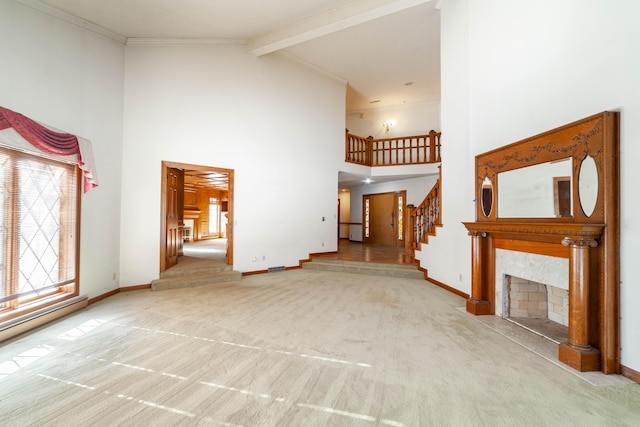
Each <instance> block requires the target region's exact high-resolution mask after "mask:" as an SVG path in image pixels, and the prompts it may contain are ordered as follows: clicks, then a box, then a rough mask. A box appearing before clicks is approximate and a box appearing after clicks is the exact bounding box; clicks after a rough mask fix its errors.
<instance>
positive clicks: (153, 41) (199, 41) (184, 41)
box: [125, 37, 247, 46]
mask: <svg viewBox="0 0 640 427" xmlns="http://www.w3.org/2000/svg"><path fill="white" fill-rule="evenodd" d="M246 43H247V41H246V40H245V39H215V38H195V37H194V38H191V37H182V38H171V37H167V38H162V37H129V38H127V39H126V42H125V44H126V45H127V46H186V45H229V44H237V45H244V44H246Z"/></svg>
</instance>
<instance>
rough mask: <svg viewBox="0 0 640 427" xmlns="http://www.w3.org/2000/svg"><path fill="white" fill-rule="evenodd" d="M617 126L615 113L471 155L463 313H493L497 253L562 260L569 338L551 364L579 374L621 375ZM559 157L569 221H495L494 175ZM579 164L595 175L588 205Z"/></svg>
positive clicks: (498, 215) (497, 199) (496, 186)
mask: <svg viewBox="0 0 640 427" xmlns="http://www.w3.org/2000/svg"><path fill="white" fill-rule="evenodd" d="M618 122H619V117H618V113H616V112H604V113H600V114H597V115H594V116H591V117H587V118H585V119H582V120H579V121H577V122H574V123H570V124H568V125H566V126H562V127H560V128H557V129H554V130H551V131H549V132H545V133H543V134H540V135H537V136H534V137H531V138H528V139H525V140H523V141H519V142H516V143H513V144H510V145H507V146H505V147H502V148H499V149H496V150H493V151H490V152H487V153H484V154H480V155H478V156H476V184H475V187H476V200H477V201H478V203H477V210H476V212H477V213H476V221H475V222H465V223H464V225H465V227H466V228H467V230H468V231H469V235H470V236H471V254H472V274H471V296H470V298H469V299H468V300H467V311H468V312H470V313H472V314H475V315H482V314H494V313H495V281H496V277H495V274H496V272H495V257H496V255H495V251H496V249H508V250H514V251H521V252H531V253H536V254H541V255H550V256H555V257H562V258H566V259H568V261H569V277H568V278H567V283H568V288H569V326H568V329H569V331H568V332H569V333H568V339H567V341H566V342H564V343H561V344H560V346H559V348H558V358H559V360H560V361H561V362H563V363H566V364H568V365H569V366H571V367H573V368H575V369H577V370H579V371H594V370H602V372H604V373H606V374H609V373H619V372H620V360H619V301H618V298H619V296H618V295H619V277H620V273H619V246H620V245H619V241H620V240H619V222H618V221H619V220H618V218H619V160H618V156H619V148H618V147H619V140H618V139H619V136H618ZM566 159H569V160H570V163H571V172H570V175H571V176H570V177H567V178H570V186H571V187H570V190H571V191H570V200H571V206H572V211H571V213H570V214H569V215H567V214H563V215H559V214H558V213H557V210H556V215H555V216H554V215H551V216H548V217H532V218H527V217H508V215H503V216H501V215H502V212H500V210H501V208H499V206H500V203H499V202H500V197H501V194H500V188H499V187H500V186H499V183H500V182H502V183H503V184H505V181H504V179H505V178H504V177H505V175H503V176H502V181H501V180H500V179H498V178H499V176H498V175H499V174H500V173H502V172H507V171H511V170H516V169H522V168H527V167H529V166H535V165H540V164H545V165H546V164H553V163H554V162H559V161H564V160H566ZM586 163H589V165H587V166H589V167H591V168H592V169H594V170H595V172H594V174H595V175H596V178H595V181H594V182H595V184H594V185H595V189H593V188H591V191H592V192H593V193H595V196H594V198H593V200H591V201H589V200H588V199H587V198H586V197H585V194H586V193H587V189H588V187H586V186H582V185H581V183H580V180H581V179H583V180H585V182H586V178H585V177H584V176H583V172H584V170H585V169H588V168H587V166H584V165H585V164H586ZM592 165H593V166H592ZM554 178H555V179H556V180H557V177H549V179H550V180H552V181H553V179H554ZM553 182H554V183H555V182H556V181H553ZM505 185H506V184H505ZM554 185H555V184H554ZM583 193H584V194H583ZM504 197H507V196H506V193H505V195H504ZM532 203H533V202H532ZM487 205H488V206H487ZM502 206H504V205H502ZM525 208H527V206H526V205H525ZM505 210H506V209H505ZM533 210H534V209H532V211H533Z"/></svg>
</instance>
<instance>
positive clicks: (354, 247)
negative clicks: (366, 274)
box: [312, 239, 413, 264]
mask: <svg viewBox="0 0 640 427" xmlns="http://www.w3.org/2000/svg"><path fill="white" fill-rule="evenodd" d="M312 258H321V259H334V260H342V261H361V262H376V263H378V262H379V263H386V264H413V257H412V256H407V253H406V252H405V250H404V248H396V247H392V246H383V245H372V244H367V243H361V242H352V241H349V240H346V239H340V240H339V241H338V251H337V252H334V253H327V254H314V255H313V256H312Z"/></svg>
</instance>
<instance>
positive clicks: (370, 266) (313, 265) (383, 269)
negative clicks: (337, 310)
mask: <svg viewBox="0 0 640 427" xmlns="http://www.w3.org/2000/svg"><path fill="white" fill-rule="evenodd" d="M302 268H304V269H309V270H323V271H339V272H342V273H357V274H368V275H371V276H388V277H403V278H406V279H420V280H424V278H425V277H424V273H423V272H422V271H420V270H419V269H418V267H417V266H415V265H410V264H386V263H379V262H360V261H342V260H334V259H321V258H315V259H313V260H311V261H310V262H305V263H304V264H302Z"/></svg>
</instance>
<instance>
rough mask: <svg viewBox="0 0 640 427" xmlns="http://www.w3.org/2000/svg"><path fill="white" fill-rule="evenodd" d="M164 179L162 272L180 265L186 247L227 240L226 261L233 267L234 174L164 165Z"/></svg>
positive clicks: (227, 170) (184, 164)
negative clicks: (211, 208) (213, 206)
mask: <svg viewBox="0 0 640 427" xmlns="http://www.w3.org/2000/svg"><path fill="white" fill-rule="evenodd" d="M161 176H162V179H161V183H162V184H161V208H160V272H161V273H162V272H164V271H165V270H167V269H168V268H170V267H172V266H174V265H176V264H177V263H178V259H179V257H180V256H182V255H183V248H184V245H193V244H194V243H198V242H200V243H203V242H204V243H206V241H207V240H209V241H210V242H213V241H214V239H224V240H226V243H225V245H226V247H225V248H224V249H225V252H224V257H225V259H224V261H225V263H226V264H227V265H233V227H232V224H233V181H234V171H233V170H232V169H224V168H218V167H213V166H202V165H192V164H186V163H177V162H170V161H163V162H162V175H161ZM212 203H213V204H214V205H215V209H214V211H215V212H214V215H215V218H213V219H214V221H212V216H211V214H210V207H211V205H212Z"/></svg>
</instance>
